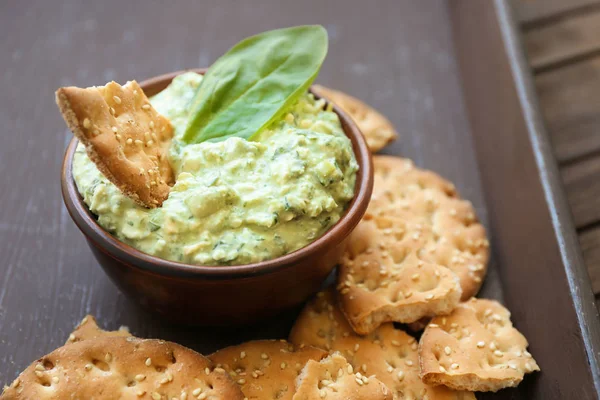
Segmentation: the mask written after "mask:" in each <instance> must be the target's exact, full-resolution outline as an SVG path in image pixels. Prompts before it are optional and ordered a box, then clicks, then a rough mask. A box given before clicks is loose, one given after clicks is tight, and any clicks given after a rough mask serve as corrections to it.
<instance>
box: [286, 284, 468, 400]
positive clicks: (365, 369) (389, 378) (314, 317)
mask: <svg viewBox="0 0 600 400" xmlns="http://www.w3.org/2000/svg"><path fill="white" fill-rule="evenodd" d="M289 340H290V342H292V343H293V344H295V345H297V346H300V347H302V346H305V345H310V346H315V347H319V348H322V349H326V350H328V351H330V352H332V353H333V352H336V351H338V352H340V353H341V354H342V355H343V356H344V357H345V358H346V359H347V360H348V362H349V363H350V365H351V366H352V368H353V370H354V371H355V372H360V373H361V374H362V375H366V376H375V377H376V378H377V379H378V380H380V381H381V382H383V383H384V384H385V385H386V386H387V387H388V389H390V391H391V392H392V395H393V397H394V399H395V400H400V399H408V398H412V399H415V400H424V399H426V398H427V399H429V400H438V399H444V400H470V399H475V397H474V395H473V394H472V393H470V392H456V391H452V390H450V389H446V388H444V387H435V386H431V385H427V384H424V383H423V382H422V381H421V379H420V377H419V360H418V354H417V349H418V344H417V341H416V340H415V339H414V338H413V337H411V336H409V335H408V334H406V333H405V332H403V331H401V330H399V329H395V328H394V325H393V324H392V323H386V324H383V325H381V326H380V327H379V328H378V329H376V330H375V331H374V332H372V333H371V334H369V335H367V336H359V335H357V334H356V333H354V331H353V330H352V328H351V327H350V325H349V324H348V322H347V321H346V319H345V318H344V315H343V314H342V312H341V311H340V309H339V307H338V306H337V304H336V301H335V291H334V290H333V288H329V289H328V290H326V291H324V292H321V293H319V294H318V295H317V296H316V297H315V298H314V299H313V300H311V301H310V302H309V303H308V304H307V305H306V307H305V308H304V310H303V311H302V312H301V314H300V316H299V317H298V319H297V320H296V322H295V324H294V326H293V328H292V331H291V333H290V337H289Z"/></svg>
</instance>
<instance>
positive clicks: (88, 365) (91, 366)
mask: <svg viewBox="0 0 600 400" xmlns="http://www.w3.org/2000/svg"><path fill="white" fill-rule="evenodd" d="M84 368H85V369H86V370H87V371H89V370H91V369H92V368H93V365H92V364H85V367H84Z"/></svg>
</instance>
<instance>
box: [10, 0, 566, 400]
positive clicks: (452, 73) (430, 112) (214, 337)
mask: <svg viewBox="0 0 600 400" xmlns="http://www.w3.org/2000/svg"><path fill="white" fill-rule="evenodd" d="M121 3H122V2H119V1H116V0H110V1H105V2H80V1H75V0H68V1H63V2H49V1H45V0H44V1H42V0H35V1H28V2H16V1H13V2H3V3H1V4H0V50H1V51H2V52H1V54H2V56H1V57H0V88H1V91H0V106H1V107H0V126H2V127H3V129H4V133H3V136H2V139H0V140H1V142H0V171H1V172H2V174H1V175H0V179H1V181H0V182H2V189H1V190H0V204H1V205H2V206H1V207H0V255H1V256H2V262H3V263H2V265H0V384H1V383H3V382H8V381H10V380H12V379H13V378H14V377H15V376H16V375H17V374H18V372H19V371H20V370H22V369H23V368H24V367H25V366H26V365H28V364H29V363H30V362H31V361H33V360H34V359H36V358H37V357H39V356H41V355H43V354H44V353H47V352H48V351H50V350H52V349H54V348H56V347H57V346H59V345H60V344H62V343H63V342H64V340H65V339H66V337H67V335H68V333H69V332H70V330H71V329H72V327H73V326H74V325H75V324H76V323H77V322H78V321H79V320H80V319H81V318H82V317H83V316H84V315H85V314H87V313H91V314H94V315H96V316H97V317H98V319H99V322H100V324H101V325H103V326H104V327H106V328H111V329H114V328H117V327H119V326H120V325H127V326H129V327H130V328H131V330H132V332H133V333H135V334H136V335H138V336H141V337H161V338H164V339H168V340H174V341H177V342H180V343H182V344H184V345H188V346H190V347H193V348H195V349H197V350H199V351H201V352H209V351H212V350H214V349H216V348H218V347H219V346H224V345H227V344H230V343H232V342H235V341H238V340H240V338H243V339H249V338H254V337H284V336H285V335H286V334H287V330H288V329H289V326H290V323H291V321H292V320H293V318H294V313H293V312H290V313H288V314H286V315H284V316H282V317H281V318H278V319H276V320H272V321H263V322H261V323H259V324H257V325H256V326H252V327H246V328H244V329H243V330H242V331H243V334H242V335H240V334H239V333H237V332H235V331H234V332H231V331H229V330H213V329H206V328H185V327H178V326H171V325H169V324H165V323H163V322H161V321H160V320H157V319H156V318H154V317H152V316H151V315H148V314H146V313H144V312H143V311H141V310H139V309H138V308H137V307H135V306H134V305H133V304H132V303H131V302H130V301H128V300H127V299H125V298H124V297H123V295H122V294H121V293H119V291H118V290H117V289H116V288H115V286H114V285H113V284H112V283H111V282H110V281H109V280H108V278H107V277H106V276H105V275H104V273H103V272H102V271H101V270H100V268H99V266H98V265H97V263H96V262H95V261H94V259H93V258H92V255H91V253H90V251H89V249H88V248H87V247H86V244H85V242H84V240H83V238H82V236H81V234H80V233H79V231H78V230H77V229H76V227H75V226H74V224H73V223H72V222H71V220H70V218H69V216H68V214H67V213H66V211H65V209H64V207H63V204H62V200H61V198H60V187H59V167H60V163H61V159H62V154H63V151H64V148H65V144H66V141H67V140H68V139H69V138H70V137H71V134H70V133H69V132H67V130H66V128H65V126H64V123H63V121H62V120H61V118H60V115H59V113H58V111H57V109H56V106H55V104H54V100H53V92H54V90H55V89H56V88H57V87H59V86H61V85H79V86H88V85H95V84H103V83H104V82H106V81H107V80H111V79H114V80H116V81H119V82H124V81H126V80H128V79H133V78H135V79H138V80H142V79H145V78H148V77H151V76H154V75H158V74H162V73H165V72H169V71H173V70H178V69H182V68H193V67H200V66H207V65H209V64H210V63H211V62H212V61H213V60H214V59H215V58H216V57H218V56H219V55H220V54H222V53H223V52H224V51H225V50H227V49H228V48H229V47H230V46H231V45H233V44H234V43H235V42H236V41H238V40H239V39H241V38H243V37H245V36H248V35H250V34H253V33H257V32H260V31H263V30H266V29H271V28H276V27H283V26H289V25H293V24H307V23H320V24H323V25H324V26H325V27H326V28H327V29H328V31H329V34H330V52H329V56H328V59H327V61H326V63H325V65H324V66H323V69H322V72H321V75H320V77H319V82H321V83H323V84H326V85H330V86H332V87H335V88H340V89H344V90H346V91H347V92H349V93H351V94H353V95H356V96H358V97H360V98H362V99H363V100H365V101H367V102H369V103H370V104H372V105H373V106H375V107H376V108H378V109H380V110H381V111H382V112H384V113H385V114H386V115H388V116H389V117H390V119H391V120H392V121H393V122H394V123H395V124H396V126H397V127H398V130H399V131H400V132H401V134H402V139H401V140H400V141H398V142H397V143H395V144H394V145H393V146H391V147H390V148H389V149H388V150H387V152H391V153H395V154H401V155H404V156H408V157H411V158H413V159H414V160H415V162H416V163H417V164H418V165H420V166H423V167H427V168H430V169H433V170H436V171H439V172H441V173H442V174H443V175H444V176H446V177H448V178H449V179H451V180H453V181H454V182H455V183H456V185H457V187H458V188H459V190H460V191H461V193H462V194H463V195H464V196H465V197H467V198H469V199H470V200H472V201H473V203H474V204H475V206H476V208H477V210H478V213H479V216H480V217H481V218H482V219H483V221H484V223H485V224H486V225H487V226H488V228H490V226H489V224H488V215H487V213H486V208H485V204H484V196H483V192H482V186H481V183H480V176H479V173H478V167H477V161H476V159H475V155H474V153H473V143H472V138H471V132H470V130H469V122H468V117H467V113H466V109H465V105H464V102H463V92H462V87H461V82H460V77H459V71H458V66H457V62H456V60H455V53H454V44H453V42H452V29H451V25H450V19H451V15H450V9H449V7H448V5H447V4H446V2H442V1H433V0H431V1H419V2H416V1H396V0H387V1H379V2H377V6H373V5H372V4H370V3H367V2H362V1H352V2H349V1H343V0H336V1H326V2H323V1H318V0H310V1H306V2H280V1H278V0H269V1H262V2H240V1H236V0H221V1H219V2H218V3H217V2H208V1H205V2H198V1H193V0H187V1H183V0H182V1H173V2H170V3H169V6H165V5H164V4H162V5H161V4H159V3H158V2H148V1H143V0H138V1H134V2H128V3H127V5H126V6H124V5H122V4H121ZM284 3H285V4H284ZM349 3H351V6H348V5H349ZM342 4H343V5H344V6H345V7H340V6H341V5H342ZM366 21H376V22H377V23H375V24H369V26H368V29H365V27H366V25H365V24H366ZM491 228H492V229H491V231H490V234H491V236H492V240H493V239H494V230H493V227H491ZM496 264H497V262H496V258H494V259H493V260H492V263H491V268H490V274H489V276H488V279H487V281H486V283H485V285H484V289H483V295H484V296H488V297H493V298H497V299H500V300H503V301H504V300H506V299H504V296H503V290H502V285H503V284H506V282H504V281H503V279H502V277H500V276H499V271H500V270H502V268H500V269H499V268H498V266H497V265H496ZM515 306H516V307H519V306H518V305H516V304H515ZM207 307H218V304H207ZM525 310H526V309H525V308H520V307H519V309H518V310H514V311H515V313H514V316H515V321H516V323H517V325H518V326H525V325H526V324H527V321H526V319H525V318H527V317H528V316H529V317H530V316H531V312H527V311H525ZM190 318H191V319H193V316H190ZM537 334H541V332H538V333H537ZM572 340H577V339H576V338H575V339H572ZM556 345H559V344H556ZM549 350H551V349H549ZM557 362H558V361H557ZM562 362H565V361H562ZM542 368H544V365H542ZM575 370H577V368H575ZM547 379H552V377H549V378H547ZM535 384H536V380H535V378H533V379H531V380H530V383H528V385H527V386H526V387H525V389H523V390H521V391H520V392H519V391H516V390H510V391H504V392H502V393H501V394H498V395H489V396H481V397H480V398H514V399H521V398H522V399H526V398H529V397H528V395H527V393H528V392H527V390H529V391H532V390H534V389H532V388H535ZM527 388H529V389H527ZM557 398H558V397H557Z"/></svg>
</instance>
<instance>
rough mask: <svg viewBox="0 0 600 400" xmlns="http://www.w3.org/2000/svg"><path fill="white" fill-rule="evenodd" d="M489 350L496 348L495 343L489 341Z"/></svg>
mask: <svg viewBox="0 0 600 400" xmlns="http://www.w3.org/2000/svg"><path fill="white" fill-rule="evenodd" d="M490 350H496V343H494V342H490Z"/></svg>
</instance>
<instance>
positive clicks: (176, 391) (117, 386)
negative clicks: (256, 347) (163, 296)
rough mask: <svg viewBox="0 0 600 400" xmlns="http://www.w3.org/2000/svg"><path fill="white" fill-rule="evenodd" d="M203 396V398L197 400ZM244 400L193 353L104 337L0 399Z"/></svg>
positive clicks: (68, 350) (56, 357)
mask: <svg viewBox="0 0 600 400" xmlns="http://www.w3.org/2000/svg"><path fill="white" fill-rule="evenodd" d="M200 394H203V397H197V396H198V395H200ZM192 396H194V397H196V398H206V399H214V400H217V399H219V400H242V399H243V398H244V395H243V394H242V392H241V391H240V389H239V387H238V386H237V385H236V384H235V383H234V382H233V381H232V380H231V379H230V378H229V376H228V375H227V374H226V373H225V371H222V370H216V369H214V368H213V366H212V363H211V362H210V361H209V360H208V359H207V358H206V357H204V356H202V355H200V354H198V353H196V352H195V351H193V350H190V349H188V348H185V347H183V346H180V345H178V344H175V343H170V342H165V341H162V340H142V339H137V338H134V337H128V338H124V337H101V338H96V339H89V340H83V341H81V342H77V343H71V344H68V345H66V346H63V347H60V348H59V349H57V350H55V351H53V352H52V353H50V354H48V355H46V356H44V357H42V358H40V359H39V360H37V361H36V362H34V363H33V364H31V365H30V366H29V367H28V368H27V369H26V370H25V371H24V372H23V373H22V374H21V375H19V377H18V378H17V379H16V380H15V381H14V382H13V383H12V384H11V385H10V386H9V387H8V388H7V389H6V390H5V391H4V393H3V394H2V395H1V396H0V399H1V400H30V399H39V400H45V399H96V400H114V399H137V398H144V399H152V400H166V399H173V398H178V399H184V398H188V399H191V398H192Z"/></svg>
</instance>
